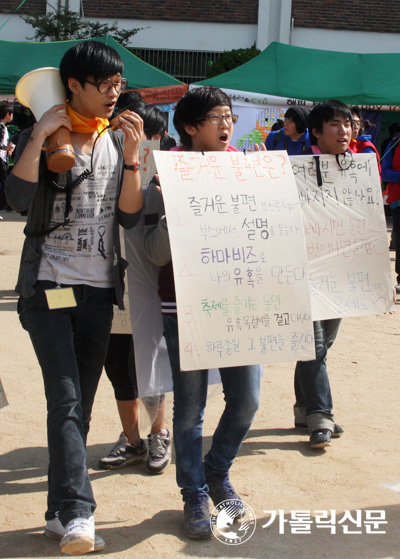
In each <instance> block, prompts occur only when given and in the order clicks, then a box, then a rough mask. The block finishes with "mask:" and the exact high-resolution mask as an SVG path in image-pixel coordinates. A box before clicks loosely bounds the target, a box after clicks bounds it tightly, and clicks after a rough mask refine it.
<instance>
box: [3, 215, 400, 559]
mask: <svg viewBox="0 0 400 559" xmlns="http://www.w3.org/2000/svg"><path fill="white" fill-rule="evenodd" d="M1 215H2V216H3V217H4V219H3V220H2V221H1V222H0V235H1V237H0V239H1V240H0V340H1V344H0V378H1V380H2V382H3V384H4V387H5V390H6V394H7V397H8V400H9V404H10V405H9V406H7V407H5V408H3V409H1V410H0V421H1V423H0V425H1V428H0V437H1V446H0V452H1V455H0V492H1V498H0V557H1V558H2V557H5V558H30V557H32V558H33V557H35V558H36V557H46V558H52V557H58V556H60V553H59V550H58V546H57V543H56V542H54V541H51V540H48V539H46V538H45V537H44V536H43V522H44V521H43V514H44V510H45V506H46V462H47V449H46V435H45V402H44V395H43V388H42V380H41V375H40V370H39V367H38V365H37V362H36V358H35V356H34V354H33V350H32V348H31V344H30V341H29V339H28V336H27V334H26V333H25V332H24V331H23V330H22V328H21V327H20V325H19V322H18V318H17V314H16V304H17V299H16V296H15V294H14V292H13V287H14V284H15V281H16V274H17V269H18V262H19V254H20V249H21V245H22V239H23V234H22V229H23V226H24V222H23V220H22V219H21V218H20V216H18V215H17V214H1ZM391 256H392V258H393V256H394V253H391ZM392 265H393V262H392ZM393 279H394V273H393ZM399 344H400V312H399V311H398V312H397V313H396V314H394V315H392V316H389V315H386V316H369V317H363V318H354V319H346V320H345V321H344V322H343V324H342V327H341V329H340V332H339V336H338V339H337V341H336V342H335V345H334V346H333V348H332V349H331V350H330V353H329V371H330V379H331V384H332V391H333V398H334V407H335V412H336V419H337V421H338V422H339V423H340V424H341V425H342V426H343V427H344V429H345V435H344V436H343V437H342V438H341V439H338V440H335V441H334V442H333V445H332V446H331V447H330V448H329V449H328V450H327V451H326V452H325V451H312V450H311V449H310V448H309V446H308V437H307V435H306V434H305V433H302V432H301V431H298V430H295V429H293V421H292V404H293V387H292V385H293V367H294V364H293V363H282V364H279V365H273V366H266V367H265V370H264V376H263V379H262V403H261V408H260V411H259V413H258V415H257V418H256V420H255V422H254V425H253V428H252V430H251V432H250V433H249V436H248V438H247V440H246V441H245V442H244V444H243V447H242V449H241V452H240V455H239V457H238V459H237V460H236V462H235V463H234V465H233V468H232V473H231V478H232V481H233V482H234V485H235V487H236V489H237V491H238V492H239V493H240V494H241V495H242V497H243V499H244V500H245V502H247V503H248V504H249V505H250V506H251V507H252V508H253V510H254V512H255V515H256V519H257V526H256V529H255V532H254V534H253V536H252V537H251V538H250V539H249V540H248V541H247V542H245V543H243V544H242V545H237V546H228V545H225V544H223V543H220V542H219V541H217V540H216V539H215V538H212V539H211V540H209V541H206V542H195V541H190V540H188V539H186V538H185V537H184V535H183V534H182V532H181V521H182V504H181V501H180V495H179V492H178V489H177V487H176V483H175V466H174V464H173V463H172V465H171V466H170V467H169V468H168V470H167V471H166V472H165V474H164V475H162V476H151V475H149V474H147V473H146V471H145V467H144V466H143V465H139V466H134V467H131V468H127V469H125V470H120V471H118V472H117V473H116V472H114V473H113V472H104V471H100V470H98V469H97V460H98V458H99V457H101V456H103V455H104V454H105V452H106V451H107V450H108V448H109V447H110V445H112V443H114V442H115V441H116V439H117V437H118V435H119V432H120V425H119V422H118V417H117V412H116V407H115V402H114V400H113V395H112V391H111V387H110V384H109V382H108V380H107V378H106V377H105V376H103V378H102V380H101V383H100V388H99V391H98V394H97V397H96V401H95V406H94V413H93V421H92V429H91V432H90V434H89V446H88V466H89V469H90V475H91V479H92V482H93V487H94V492H95V495H96V499H97V503H98V509H97V511H96V523H97V532H98V533H99V534H100V535H101V536H102V537H103V538H104V540H106V544H107V547H106V549H105V550H104V552H102V554H100V555H97V556H108V557H113V558H118V559H125V558H126V559H128V558H129V559H132V557H140V558H143V557H149V556H151V557H157V558H161V559H164V558H165V559H167V558H168V559H169V558H174V559H175V558H182V559H186V558H198V557H205V558H211V557H234V558H245V557H246V558H254V559H261V558H266V559H321V558H324V557H327V558H329V559H400V530H399V516H400V514H399V513H400V494H399V493H397V492H394V491H392V490H389V489H387V488H384V487H382V484H387V483H393V482H400V467H399V464H400V443H399V393H400V390H399V372H400V371H399V363H400V348H399ZM221 409H222V398H221V394H219V393H217V394H216V395H214V396H213V397H211V398H210V399H209V403H208V406H207V414H206V420H205V428H204V432H205V438H204V448H205V449H207V448H208V446H209V444H210V437H211V435H212V432H213V428H214V427H215V424H216V422H217V420H218V417H219V414H220V411H221ZM145 435H146V427H144V430H143V436H145ZM267 510H269V511H278V510H281V511H282V519H283V521H284V522H283V524H282V527H281V530H280V529H279V521H278V519H276V520H275V521H274V522H273V523H272V524H271V525H270V526H269V527H268V528H263V525H264V524H265V523H267V521H268V519H269V515H268V513H266V512H265V511H267ZM295 510H303V511H306V512H308V513H309V514H311V515H314V514H315V511H328V512H329V516H330V517H332V512H331V511H335V512H336V514H337V522H336V532H337V533H334V534H332V533H331V530H330V529H328V528H322V527H321V526H317V525H316V523H315V519H314V518H313V517H312V525H311V529H310V533H309V534H298V533H295V531H294V528H293V526H292V525H291V524H290V520H291V519H292V517H291V514H292V513H291V511H295ZM370 510H376V511H380V513H379V514H382V515H384V516H385V518H386V521H387V522H388V524H387V525H386V526H384V527H383V530H384V531H385V532H386V533H384V534H376V533H375V534H369V533H367V526H366V523H365V520H366V516H367V515H368V514H370V513H369V512H367V511H370ZM345 511H350V512H351V514H352V515H353V517H356V516H357V514H359V515H360V516H361V519H362V521H361V524H360V526H359V527H357V526H356V524H355V523H352V522H351V521H349V520H345V521H344V522H343V524H339V523H338V521H339V520H341V519H342V517H343V515H344V514H345ZM357 511H360V512H357ZM344 526H347V529H348V530H351V531H360V532H361V533H360V534H350V533H349V534H346V533H344ZM279 531H281V532H283V533H279ZM92 556H93V555H92Z"/></svg>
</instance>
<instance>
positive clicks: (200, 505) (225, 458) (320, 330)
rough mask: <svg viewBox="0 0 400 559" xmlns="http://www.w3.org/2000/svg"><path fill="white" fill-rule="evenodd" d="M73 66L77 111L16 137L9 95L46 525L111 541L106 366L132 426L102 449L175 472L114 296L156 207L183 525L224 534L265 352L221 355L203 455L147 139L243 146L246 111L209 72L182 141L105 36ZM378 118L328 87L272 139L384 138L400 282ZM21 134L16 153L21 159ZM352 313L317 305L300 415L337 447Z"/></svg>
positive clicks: (343, 146)
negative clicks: (333, 368)
mask: <svg viewBox="0 0 400 559" xmlns="http://www.w3.org/2000/svg"><path fill="white" fill-rule="evenodd" d="M60 73H61V78H62V81H63V84H64V87H65V90H66V95H67V99H68V103H67V105H66V112H62V111H60V110H59V109H60V107H59V106H57V107H53V108H51V109H49V110H48V111H47V112H46V113H45V114H44V115H43V117H42V118H41V119H40V120H39V122H38V123H37V124H36V126H35V127H34V128H31V127H30V128H26V129H25V130H23V131H22V133H21V134H20V135H19V138H18V142H17V141H16V140H17V136H15V138H13V141H11V140H10V138H9V134H8V125H9V124H10V123H11V122H12V119H13V112H14V111H13V107H12V106H10V105H8V104H4V105H2V106H1V108H0V143H1V145H0V164H1V175H0V196H1V198H0V200H1V210H7V209H8V208H13V209H14V210H16V211H20V212H27V214H28V215H27V227H26V240H25V243H24V248H23V252H22V259H21V267H20V272H19V277H18V283H17V288H16V291H17V293H18V294H19V295H20V302H19V314H20V321H21V324H22V326H23V328H24V329H26V330H27V331H28V333H29V335H30V338H31V341H32V344H33V347H34V349H35V352H36V355H37V357H38V361H39V363H40V367H41V369H42V375H43V380H44V386H45V394H46V399H47V409H48V414H47V426H48V448H49V475H48V503H47V511H46V513H45V521H46V526H45V534H46V535H47V536H48V537H50V538H55V539H58V540H60V548H61V551H62V552H64V553H67V554H78V553H79V554H82V553H87V552H90V551H99V550H101V549H103V548H104V546H105V543H104V541H103V540H102V539H101V538H100V537H99V536H97V535H96V533H95V522H94V511H95V509H96V502H95V499H94V495H93V492H92V487H91V483H90V479H89V475H88V472H87V467H86V441H87V436H88V433H89V425H90V417H91V409H92V405H93V401H94V398H95V393H96V389H97V385H98V381H99V379H100V375H101V372H102V368H103V366H105V370H106V374H107V376H108V377H109V379H110V381H111V384H112V389H113V391H114V396H115V400H116V405H117V410H118V413H119V416H120V420H121V424H122V433H121V435H120V437H119V439H118V442H117V443H116V444H115V445H114V446H113V447H112V448H111V449H110V451H109V452H108V453H107V455H106V456H104V457H100V458H99V465H100V467H102V468H104V469H106V470H114V469H118V468H122V467H128V466H133V465H136V464H140V463H143V462H146V465H147V469H148V471H149V472H150V473H153V474H160V473H163V472H164V471H165V469H166V468H167V467H168V465H169V463H170V457H171V442H172V437H171V433H170V430H169V428H168V426H167V425H166V418H165V395H164V394H162V393H161V394H157V395H155V396H154V397H150V398H144V399H143V403H144V405H145V406H146V408H148V409H150V410H151V415H152V418H153V420H152V425H151V429H150V433H149V434H148V437H147V444H146V441H145V439H143V438H142V437H141V434H140V431H139V397H140V394H139V393H138V386H137V379H136V371H135V357H134V354H135V348H134V339H133V337H132V335H131V334H113V333H111V328H112V317H113V305H114V304H117V305H118V306H119V308H123V289H124V287H123V280H122V278H123V275H124V269H125V267H126V262H125V259H124V256H123V254H122V253H121V243H120V231H119V227H120V226H122V227H124V228H126V229H130V228H134V227H136V226H137V224H138V222H139V220H140V219H141V217H142V216H143V215H144V238H143V246H144V251H145V254H146V256H147V258H148V259H149V260H150V261H151V262H153V263H154V264H155V265H156V266H158V267H159V294H160V299H161V303H160V312H161V313H162V314H163V324H164V336H165V340H166V344H167V349H168V355H169V361H170V366H171V370H172V377H173V392H174V416H173V426H172V429H173V443H174V447H175V454H176V479H177V485H178V487H179V488H180V491H181V494H182V499H183V502H184V515H183V530H184V533H185V534H186V535H187V536H188V537H190V538H194V539H206V538H208V537H210V535H211V528H210V505H209V500H210V499H211V500H212V501H213V503H214V505H217V504H218V503H220V502H221V501H224V500H226V499H231V500H232V501H233V502H234V503H235V507H234V508H235V510H234V516H237V517H240V516H241V514H242V511H243V503H242V501H241V498H240V497H239V495H238V493H237V492H236V490H235V489H234V487H233V485H232V483H231V481H230V477H229V471H230V468H231V465H232V463H233V461H234V459H235V458H236V456H237V454H238V452H239V449H240V446H241V444H242V442H243V440H244V438H245V437H246V434H247V432H248V430H249V429H250V427H251V425H252V422H253V419H254V417H255V414H256V412H257V409H258V405H259V392H260V371H261V367H260V366H258V365H257V366H254V365H248V366H242V367H226V368H221V369H220V377H221V382H222V387H223V391H224V397H225V408H224V410H223V413H222V415H221V418H220V420H219V423H218V425H217V426H216V429H215V432H214V435H213V438H212V444H211V448H210V449H209V450H208V452H207V454H206V455H205V457H203V455H202V423H203V417H204V410H205V406H206V401H207V384H208V371H207V370H200V371H181V369H180V361H179V336H178V316H177V310H176V295H175V286H174V280H173V269H172V256H171V247H170V241H169V234H168V225H167V221H166V215H165V208H164V202H163V196H162V193H161V191H160V187H159V184H158V181H157V177H155V178H154V179H153V181H152V182H151V184H150V186H149V189H148V193H147V199H146V203H144V201H143V195H142V192H141V184H140V162H139V146H140V142H141V141H143V140H146V139H148V140H158V141H159V142H160V149H174V150H180V151H203V152H204V151H222V152H226V151H235V148H233V147H232V146H231V145H230V141H231V138H232V134H233V127H234V123H235V122H236V120H237V116H236V115H235V114H234V113H233V110H232V103H231V99H230V97H229V96H228V95H227V94H225V93H224V92H223V91H221V90H220V89H218V88H214V87H199V88H195V89H193V90H191V91H189V92H188V93H186V94H185V95H184V96H183V97H182V98H181V99H180V101H179V102H178V103H177V105H176V109H175V114H174V126H175V128H176V131H177V133H178V135H179V141H180V145H179V146H175V145H174V144H175V141H174V140H173V139H171V137H170V136H168V133H167V123H166V121H165V117H164V115H163V114H162V113H161V111H160V110H159V109H158V108H157V107H154V106H151V105H148V104H146V103H144V102H143V100H142V99H141V98H140V96H139V95H138V94H135V93H126V94H124V93H123V90H124V88H125V86H126V83H125V82H124V80H123V78H122V75H123V64H122V60H121V59H120V57H119V55H118V54H117V53H116V51H114V50H113V49H112V48H110V47H108V46H106V45H103V44H101V43H97V42H96V41H85V42H84V43H79V44H77V45H76V46H74V47H72V48H71V49H70V50H69V51H68V52H67V53H66V54H65V56H64V57H63V59H62V61H61V65H60ZM126 109H128V112H124V113H123V114H121V113H122V111H125V110H126ZM116 115H119V117H120V130H111V129H110V128H109V127H108V123H109V120H110V119H111V118H112V117H113V116H116ZM60 126H64V127H66V128H67V129H68V130H69V131H70V133H71V141H72V144H73V145H74V149H75V157H76V162H75V165H74V167H73V169H72V170H71V172H68V173H63V174H58V175H56V174H54V173H51V172H50V171H48V169H47V167H46V161H45V156H44V154H43V152H42V145H43V142H44V141H45V138H46V137H47V136H48V135H49V134H51V133H52V132H54V131H55V130H56V129H57V128H58V127H60ZM369 127H370V123H369V122H368V121H366V120H364V119H363V118H362V113H361V112H360V111H359V109H358V108H357V107H348V106H346V105H345V104H343V103H341V102H340V101H335V100H328V101H324V102H321V103H319V104H318V105H316V106H315V107H314V108H313V109H312V110H308V109H306V108H304V107H300V106H292V107H290V108H289V109H288V110H287V111H286V113H285V115H284V117H283V120H280V121H278V122H277V123H276V124H275V125H274V126H273V127H272V128H273V130H272V131H271V132H270V133H269V134H268V136H267V138H266V141H265V146H260V147H259V149H266V150H286V151H287V152H288V154H289V155H307V154H314V155H316V154H334V155H338V154H349V153H351V152H357V153H365V152H367V153H368V152H371V153H375V154H376V156H377V158H378V163H379V170H380V171H381V173H382V179H383V181H385V182H386V185H385V187H386V197H387V203H388V205H389V207H390V213H391V216H392V219H393V233H394V239H393V242H394V243H395V246H396V273H397V287H396V289H397V291H398V292H400V142H399V132H400V126H399V125H394V124H393V125H392V126H391V128H390V129H389V133H390V138H388V139H387V141H385V142H384V146H382V148H383V147H384V148H385V150H384V153H383V152H381V153H379V152H378V150H377V148H376V147H375V145H374V144H373V142H372V140H371V136H370V135H368V133H367V130H368V128H369ZM14 141H15V143H17V148H16V151H15V162H14V163H15V164H14V166H13V167H12V170H11V172H9V169H8V162H9V157H10V156H11V155H12V154H13V150H14V147H15V146H14V143H13V142H14ZM83 169H87V170H90V172H89V171H88V173H89V174H88V173H86V174H85V172H84V173H83V174H82V170H83ZM100 170H101V172H100ZM7 175H8V178H7ZM54 185H55V186H54ZM72 192H73V193H74V205H75V207H79V208H82V211H81V213H80V217H79V219H76V220H71V219H70V215H69V206H70V204H71V195H72ZM88 192H94V193H95V195H93V196H89V194H88ZM6 196H7V198H6ZM103 203H106V204H108V206H109V207H111V208H112V211H111V212H110V213H109V217H108V219H104V220H103V221H102V228H101V231H100V227H98V224H97V222H96V219H95V218H93V216H96V215H98V213H99V212H100V211H102V204H103ZM9 205H10V206H9ZM60 208H61V209H60ZM83 208H85V211H83ZM88 209H89V210H90V211H88ZM78 229H79V231H83V230H85V229H92V230H93V231H95V232H94V241H93V242H92V244H91V245H90V250H88V252H87V253H86V254H85V257H84V258H83V257H82V254H80V253H78V251H77V247H76V245H75V244H74V242H73V239H74V238H75V239H76V238H77V237H78V236H79V235H81V233H79V235H78ZM63 231H68V232H69V233H70V236H69V240H68V239H67V240H66V241H65V243H62V242H60V239H61V238H62V236H61V235H60V233H61V232H63ZM88 242H89V241H88ZM397 247H399V248H398V250H397ZM60 300H61V303H60ZM339 327H340V319H332V320H322V321H314V322H313V328H314V339H315V353H316V357H315V359H313V360H309V361H299V362H297V364H296V367H295V372H294V388H295V404H294V426H295V427H296V428H299V429H307V430H308V431H309V436H310V446H311V448H317V449H318V448H326V447H328V446H330V445H331V439H332V438H335V437H340V436H341V435H342V434H343V433H344V430H343V428H342V427H341V426H340V425H338V424H337V423H336V422H335V420H334V415H333V409H332V408H333V402H332V395H331V389H330V384H329V377H328V372H327V352H328V349H329V348H330V347H331V346H332V344H333V343H334V341H335V338H336V336H337V334H338V331H339Z"/></svg>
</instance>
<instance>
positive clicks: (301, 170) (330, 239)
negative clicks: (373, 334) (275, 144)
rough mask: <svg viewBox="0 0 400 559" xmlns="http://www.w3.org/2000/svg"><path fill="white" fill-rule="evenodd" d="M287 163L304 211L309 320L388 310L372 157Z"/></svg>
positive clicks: (389, 290)
mask: <svg viewBox="0 0 400 559" xmlns="http://www.w3.org/2000/svg"><path fill="white" fill-rule="evenodd" d="M289 159H290V163H291V165H292V169H293V172H294V175H295V178H296V184H297V188H298V191H299V199H300V203H301V209H302V213H303V223H304V233H305V237H306V244H307V261H308V273H309V282H310V294H311V302H312V316H313V319H314V320H324V319H329V318H339V317H347V316H362V315H367V314H379V313H385V312H390V311H392V310H393V309H394V303H393V287H392V280H391V269H390V257H389V248H388V238H387V230H386V221H385V215H384V210H383V201H382V191H381V185H380V179H379V172H378V166H377V160H376V155H375V153H365V154H352V155H351V156H350V157H349V156H347V157H346V158H345V159H343V157H339V159H338V160H336V157H335V156H334V155H321V156H318V159H316V158H315V156H312V155H303V156H291V157H290V158H289ZM317 161H319V171H320V172H319V173H317ZM338 162H339V163H338ZM339 164H340V165H339ZM318 175H319V177H320V180H319V182H320V185H318V178H317V177H318Z"/></svg>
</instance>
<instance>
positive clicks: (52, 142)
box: [46, 126, 71, 153]
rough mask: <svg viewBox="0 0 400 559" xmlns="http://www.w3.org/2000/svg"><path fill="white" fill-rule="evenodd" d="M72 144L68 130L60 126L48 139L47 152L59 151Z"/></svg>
mask: <svg viewBox="0 0 400 559" xmlns="http://www.w3.org/2000/svg"><path fill="white" fill-rule="evenodd" d="M70 144H71V134H70V131H69V130H68V128H65V126H60V128H58V129H57V130H56V131H55V132H53V134H50V136H48V137H47V147H46V150H47V152H48V153H49V152H52V151H54V150H56V149H59V148H60V147H61V146H64V145H70Z"/></svg>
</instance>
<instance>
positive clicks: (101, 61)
mask: <svg viewBox="0 0 400 559" xmlns="http://www.w3.org/2000/svg"><path fill="white" fill-rule="evenodd" d="M123 70H124V63H123V62H122V59H121V57H120V55H119V54H118V52H117V51H116V50H115V49H113V48H112V47H109V46H108V45H105V44H104V43H100V42H99V41H82V42H81V43H77V44H76V45H74V46H73V47H72V48H70V49H69V50H67V52H66V53H65V54H64V56H63V58H62V60H61V63H60V76H61V81H62V82H63V84H64V87H65V91H66V94H67V99H70V98H71V97H72V92H71V90H70V89H69V87H68V79H69V78H75V79H77V80H78V81H79V83H80V84H81V86H82V87H83V85H84V83H85V81H86V79H87V78H88V77H89V76H93V79H94V80H95V81H98V80H100V79H105V78H108V77H109V76H113V75H114V74H118V73H119V74H122V72H123Z"/></svg>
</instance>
